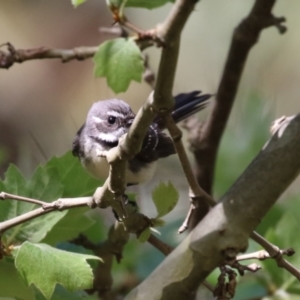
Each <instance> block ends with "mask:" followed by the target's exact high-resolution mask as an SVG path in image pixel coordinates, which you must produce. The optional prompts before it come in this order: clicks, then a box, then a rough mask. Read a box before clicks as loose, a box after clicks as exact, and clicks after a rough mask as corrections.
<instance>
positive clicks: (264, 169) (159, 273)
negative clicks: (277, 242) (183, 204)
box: [125, 114, 300, 300]
mask: <svg viewBox="0 0 300 300" xmlns="http://www.w3.org/2000/svg"><path fill="white" fill-rule="evenodd" d="M299 173H300V114H299V115H297V116H294V117H293V118H287V120H286V122H285V123H284V124H282V126H281V127H280V128H279V129H278V130H277V131H276V132H275V134H274V135H273V136H272V138H271V139H270V141H269V142H268V143H267V144H266V145H265V146H264V147H263V149H262V150H261V152H260V153H259V154H258V155H257V157H256V158H255V159H254V161H253V162H252V163H251V164H250V165H249V167H248V168H247V169H246V170H245V172H244V173H243V174H242V175H241V176H240V178H239V179H238V180H237V181H236V182H235V183H234V185H233V186H232V187H231V188H230V189H229V190H228V191H227V193H226V194H225V195H224V196H223V197H222V199H221V201H220V202H219V203H218V204H217V205H216V206H214V207H213V208H212V209H211V210H210V212H209V213H208V214H207V215H206V216H205V217H204V219H203V220H202V221H201V222H200V223H199V224H198V225H197V226H196V227H195V229H194V230H193V231H192V232H191V233H190V235H189V236H188V237H187V238H186V239H185V240H184V241H183V242H182V243H181V244H180V245H179V246H178V247H177V248H176V249H174V250H173V251H172V252H171V253H170V254H169V255H168V256H167V257H166V259H165V260H164V262H163V263H162V264H161V265H160V266H159V267H158V268H157V269H156V270H155V271H154V272H153V273H152V274H151V275H150V276H149V277H148V278H147V279H146V280H145V281H144V282H142V283H141V284H140V285H139V286H138V287H137V288H136V289H135V290H133V291H132V292H131V293H130V294H129V295H128V296H127V297H126V298H125V299H126V300H129V299H137V298H143V299H145V300H147V299H149V298H147V297H146V298H145V295H151V299H161V300H164V299H172V300H173V299H174V300H177V299H178V300H179V299H186V298H187V297H188V296H189V295H191V294H193V293H194V292H195V291H196V289H197V288H198V285H199V284H200V283H201V282H202V281H203V280H204V279H205V278H206V277H207V275H208V274H209V273H210V272H211V271H212V270H213V269H215V268H216V267H217V266H219V265H220V264H221V263H226V261H228V260H231V259H232V257H229V258H228V257H226V256H225V254H226V252H227V250H228V249H230V250H231V252H232V253H235V254H237V253H239V252H244V251H245V250H246V248H247V244H248V238H249V236H250V234H251V233H252V231H253V230H254V228H255V227H256V226H257V225H258V224H259V222H260V220H261V219H262V218H263V217H264V215H265V214H266V213H267V212H268V210H269V209H270V208H271V206H272V205H273V204H274V203H275V202H276V200H277V199H278V197H279V196H280V195H281V194H282V193H283V192H284V191H285V189H286V188H287V187H288V186H289V185H290V183H291V182H292V181H293V180H294V179H295V178H296V177H297V176H298V174H299ZM153 286H155V289H153V288H152V287H153ZM150 289H151V290H150Z"/></svg>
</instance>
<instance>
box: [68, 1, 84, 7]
mask: <svg viewBox="0 0 300 300" xmlns="http://www.w3.org/2000/svg"><path fill="white" fill-rule="evenodd" d="M71 1H72V4H73V6H74V7H75V8H76V7H77V6H79V5H80V4H82V3H84V2H86V0H71Z"/></svg>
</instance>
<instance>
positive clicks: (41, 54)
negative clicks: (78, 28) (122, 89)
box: [0, 43, 98, 69]
mask: <svg viewBox="0 0 300 300" xmlns="http://www.w3.org/2000/svg"><path fill="white" fill-rule="evenodd" d="M4 45H6V46H7V50H8V51H7V52H5V51H2V50H0V68H4V69H8V68H10V67H11V66H12V65H13V64H14V63H22V62H24V61H27V60H32V59H61V61H62V62H68V61H70V60H84V59H87V58H91V57H93V56H94V54H95V53H96V52H97V50H98V47H76V48H74V49H55V48H50V47H39V48H32V49H15V47H14V46H13V45H12V44H11V43H6V44H4Z"/></svg>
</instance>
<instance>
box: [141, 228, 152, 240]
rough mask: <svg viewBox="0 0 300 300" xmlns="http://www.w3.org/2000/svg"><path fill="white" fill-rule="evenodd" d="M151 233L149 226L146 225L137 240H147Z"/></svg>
mask: <svg viewBox="0 0 300 300" xmlns="http://www.w3.org/2000/svg"><path fill="white" fill-rule="evenodd" d="M150 235H151V230H150V227H147V228H146V229H145V230H144V231H143V232H142V233H141V234H140V236H139V241H140V242H141V243H145V242H147V241H148V239H149V237H150Z"/></svg>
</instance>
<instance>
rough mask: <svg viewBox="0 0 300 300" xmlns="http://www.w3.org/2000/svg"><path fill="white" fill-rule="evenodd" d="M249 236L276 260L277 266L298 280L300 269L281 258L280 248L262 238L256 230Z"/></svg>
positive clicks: (299, 278)
mask: <svg viewBox="0 0 300 300" xmlns="http://www.w3.org/2000/svg"><path fill="white" fill-rule="evenodd" d="M251 238H252V239H253V240H254V241H255V242H257V243H258V244H259V245H261V246H262V247H263V248H264V249H265V250H266V251H267V252H268V253H269V255H270V256H271V257H272V258H274V259H275V260H276V262H277V266H278V267H280V268H284V269H286V270H287V271H288V272H290V273H291V274H292V275H294V276H295V277H296V278H297V279H298V280H300V270H299V269H297V268H295V267H294V266H293V265H292V264H291V263H289V262H288V261H287V260H285V259H284V258H283V254H284V253H283V252H282V250H280V249H279V248H278V247H277V246H275V245H273V244H272V243H270V242H269V241H267V240H266V239H264V238H263V237H262V236H261V235H259V234H258V233H257V232H252V234H251ZM288 253H290V254H291V253H292V251H290V250H289V251H288Z"/></svg>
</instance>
